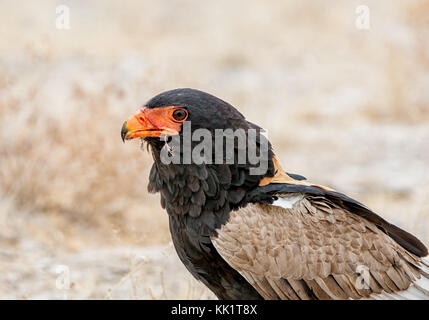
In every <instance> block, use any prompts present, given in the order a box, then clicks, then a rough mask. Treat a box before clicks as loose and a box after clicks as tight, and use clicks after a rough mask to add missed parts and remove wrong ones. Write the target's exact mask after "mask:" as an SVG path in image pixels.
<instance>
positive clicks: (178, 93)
mask: <svg viewBox="0 0 429 320" xmlns="http://www.w3.org/2000/svg"><path fill="white" fill-rule="evenodd" d="M171 106H177V107H180V108H184V109H185V110H186V111H187V112H188V118H187V119H186V121H188V122H190V123H191V125H192V131H194V130H196V129H199V128H204V129H207V130H209V131H210V132H211V133H213V135H212V136H213V137H215V134H214V133H215V130H216V129H234V130H236V129H243V130H244V132H245V133H246V137H249V136H248V131H249V129H256V130H257V135H256V137H255V138H254V139H255V140H254V142H255V144H256V149H257V151H258V152H260V150H259V148H260V147H261V145H262V143H267V144H268V154H267V157H268V158H267V164H268V165H267V168H266V171H265V172H263V173H261V174H256V175H255V174H251V173H250V170H251V169H252V168H255V167H257V166H258V165H259V164H258V163H251V162H250V161H248V159H247V158H246V163H238V161H237V156H238V152H239V149H238V145H236V144H235V141H234V161H233V163H229V162H228V161H227V159H226V158H225V156H224V158H223V162H222V163H215V159H214V158H213V159H212V162H209V163H207V162H206V163H202V164H197V163H190V164H181V163H180V164H174V163H170V164H165V163H163V162H162V161H161V156H160V154H161V150H162V148H163V147H164V146H165V143H166V142H165V141H164V140H162V139H159V137H155V136H146V137H144V141H145V142H146V143H147V144H148V146H149V148H150V149H151V153H152V156H153V159H154V164H153V166H152V168H151V171H150V174H149V185H148V191H149V192H151V193H158V192H159V193H160V195H161V206H162V207H163V208H165V209H166V211H167V213H168V216H169V225H170V232H171V236H172V240H173V244H174V247H175V249H176V251H177V254H178V256H179V258H180V260H181V261H182V262H183V263H184V265H185V266H186V268H187V269H188V270H189V272H190V273H191V274H192V275H193V276H194V277H195V278H196V279H198V280H200V281H201V282H203V283H204V284H205V285H206V286H207V287H208V288H210V289H211V290H212V291H213V292H214V293H215V294H216V295H217V297H218V298H220V299H261V298H262V296H264V297H266V296H268V297H271V294H266V291H264V290H271V291H270V292H274V291H272V290H273V289H269V288H268V287H267V288H268V289H264V290H262V289H261V288H260V287H264V286H266V285H268V282H266V280H261V281H265V282H263V283H262V284H260V287H258V290H257V286H255V285H251V284H250V283H249V281H248V280H246V278H245V277H244V276H243V275H242V274H241V273H240V272H238V271H237V270H236V268H233V267H232V266H231V263H230V262H229V261H228V262H227V261H225V259H224V258H223V257H222V256H223V255H222V256H221V254H220V253H219V251H218V250H216V248H215V246H214V242H213V239H216V238H217V236H218V233H219V230H220V229H221V227H222V226H224V225H225V224H227V223H228V221H229V219H230V216H231V213H232V212H234V211H237V210H239V209H240V210H241V208H244V207H246V206H248V205H251V204H255V203H257V204H268V205H269V204H272V203H273V202H274V201H275V200H276V199H278V197H281V196H282V195H284V194H302V195H305V196H308V197H318V196H319V197H322V199H325V200H326V202H327V203H332V204H333V205H335V208H341V209H343V210H346V211H348V212H353V214H356V215H358V216H360V217H363V218H364V219H366V220H368V221H370V222H372V223H374V224H375V225H376V226H377V227H378V228H379V229H380V230H383V232H385V234H387V235H388V236H389V237H391V238H392V239H394V240H395V241H396V242H397V243H398V244H399V245H401V246H402V247H403V248H405V249H406V250H409V252H410V253H411V254H414V255H416V256H418V257H421V256H424V255H426V254H427V249H426V247H425V246H424V245H423V244H422V243H421V242H420V241H419V240H418V239H417V238H415V237H414V236H412V235H411V234H409V233H407V232H405V231H403V230H401V229H400V228H398V227H396V226H394V225H392V224H389V223H388V222H387V221H385V220H384V219H382V218H381V217H380V216H378V215H376V214H375V213H374V212H372V211H371V210H369V209H368V208H366V207H365V206H364V205H362V204H360V203H359V202H357V201H355V200H353V199H351V198H349V197H347V196H345V195H343V194H341V193H338V192H335V191H331V190H328V189H324V188H319V187H317V186H313V185H311V184H308V183H306V181H305V180H306V179H305V178H304V177H303V176H300V175H296V174H286V173H284V174H283V173H281V172H279V169H278V168H277V167H276V163H275V161H274V159H275V158H274V154H273V151H272V149H271V145H270V144H269V142H268V141H266V140H262V139H266V138H265V137H264V136H263V135H262V134H261V133H262V129H261V128H260V127H258V126H257V125H255V124H253V123H251V122H248V121H247V120H246V119H245V118H244V116H243V115H242V114H241V113H240V112H238V111H237V110H236V109H235V108H234V107H232V106H231V105H230V104H228V103H227V102H225V101H223V100H221V99H219V98H216V97H214V96H212V95H210V94H207V93H204V92H201V91H198V90H194V89H176V90H171V91H167V92H164V93H161V94H159V95H157V96H155V97H154V98H152V99H151V100H149V101H148V102H147V103H146V104H145V107H146V108H148V110H149V111H150V110H155V109H159V108H169V107H171ZM145 112H146V111H145ZM121 135H122V137H123V139H125V138H126V137H127V127H126V124H124V127H123V129H122V132H121ZM179 139H183V136H182V131H180V132H179ZM197 143H198V141H192V147H194V146H195V145H196V144H197ZM182 145H183V144H182ZM213 148H214V144H213ZM174 152H176V153H179V154H180V156H183V155H184V152H186V151H185V150H184V149H183V148H179V149H177V150H174ZM225 154H226V153H225V152H224V153H223V155H225ZM246 154H247V153H246ZM215 156H216V154H215V152H213V157H215ZM278 174H283V175H284V176H285V177H286V183H279V182H276V183H269V184H267V185H261V182H262V181H264V180H266V179H268V180H269V179H271V178H273V177H276V176H277V175H278ZM273 181H274V180H273ZM249 263H250V264H252V263H253V262H252V261H250V262H249ZM300 281H301V282H300ZM292 284H293V285H294V286H295V287H294V288H295V290H298V289H297V287H300V288H302V290H304V293H305V295H304V296H305V297H306V298H311V299H312V298H316V297H317V298H320V297H324V296H328V295H327V294H325V293H324V292H322V293H321V291H320V290H319V289H320V288H319V289H318V287H317V285H315V284H313V286H312V287H311V288H310V287H309V286H308V285H307V283H306V282H305V281H302V280H299V281H298V280H297V282H296V283H294V282H292V283H291V284H290V285H291V287H288V288H289V289H287V290H292V291H291V292H292V293H291V296H292V297H295V296H296V297H297V296H299V294H298V291H296V292H294V291H293V290H294V289H293V288H292V287H293V285H292ZM279 285H280V286H289V284H288V282H287V281H286V282H285V283H280V284H276V286H279ZM261 290H262V291H261ZM318 290H319V291H318ZM274 297H279V296H277V293H275V294H274Z"/></svg>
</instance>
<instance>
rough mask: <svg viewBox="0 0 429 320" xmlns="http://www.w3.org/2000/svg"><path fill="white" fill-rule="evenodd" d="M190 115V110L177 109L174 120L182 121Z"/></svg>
mask: <svg viewBox="0 0 429 320" xmlns="http://www.w3.org/2000/svg"><path fill="white" fill-rule="evenodd" d="M187 117H188V111H186V110H185V109H176V110H174V112H173V119H174V121H178V122H182V121H185V120H186V118H187Z"/></svg>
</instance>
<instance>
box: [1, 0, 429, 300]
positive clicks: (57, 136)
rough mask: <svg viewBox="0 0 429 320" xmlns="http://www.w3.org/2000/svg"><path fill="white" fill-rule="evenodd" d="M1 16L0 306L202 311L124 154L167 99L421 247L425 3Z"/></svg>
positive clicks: (142, 6)
mask: <svg viewBox="0 0 429 320" xmlns="http://www.w3.org/2000/svg"><path fill="white" fill-rule="evenodd" d="M0 5H1V10H0V298H6V299H36V298H41V299H48V298H55V299H75V298H84V299H85V298H91V299H94V298H97V299H105V298H106V299H109V298H114V299H116V298H118V299H122V298H131V299H165V298H168V299H173V298H183V299H187V298H195V299H199V298H202V299H204V298H213V296H212V295H211V294H210V293H209V292H208V291H207V290H206V289H204V288H203V287H202V286H201V285H199V284H198V283H197V282H196V281H194V280H193V279H192V278H191V276H190V275H188V273H187V271H186V270H185V269H184V267H183V266H182V264H181V263H180V262H179V260H178V258H177V257H176V254H175V253H174V249H173V248H172V246H171V244H170V235H169V231H168V223H167V222H168V221H167V215H166V213H165V212H163V211H162V210H161V207H160V205H159V198H158V195H149V194H148V193H147V191H146V185H147V180H148V173H149V168H150V165H151V163H152V159H151V156H150V155H149V154H148V153H147V152H143V151H141V150H140V148H139V142H137V141H133V142H130V143H127V144H125V145H124V144H123V143H122V141H121V138H120V129H121V125H122V123H123V121H124V120H125V119H126V118H128V116H130V115H131V114H133V113H134V112H135V111H136V110H137V109H138V108H139V107H140V106H142V105H143V103H144V102H145V101H147V100H148V99H149V98H150V97H152V96H153V95H155V94H157V93H159V92H161V91H164V90H168V89H172V88H177V87H192V88H197V89H201V90H204V91H207V92H210V93H212V94H214V95H216V96H218V97H220V98H222V99H224V100H226V101H228V102H230V103H231V104H233V105H234V106H236V107H237V108H238V109H239V110H240V111H241V112H242V113H243V114H244V115H246V116H247V118H248V119H249V120H250V121H252V122H255V123H258V124H259V125H261V126H263V127H265V128H267V129H268V133H269V138H270V140H271V141H272V143H273V145H274V147H275V152H276V153H277V155H278V158H279V159H280V161H281V163H282V165H283V167H284V168H286V169H287V170H288V171H290V172H296V173H300V174H303V175H305V176H306V177H307V178H308V179H309V180H311V181H313V182H317V183H319V184H324V185H327V186H330V187H333V188H335V189H337V190H339V191H342V192H344V193H347V194H348V195H349V196H351V197H354V198H356V199H357V200H360V201H361V202H364V203H365V204H367V205H368V206H369V207H370V208H372V209H374V210H375V211H376V212H378V213H379V214H381V215H382V216H383V217H384V218H386V219H388V220H389V221H391V222H393V223H395V224H397V225H399V226H401V227H403V228H405V229H406V230H408V231H410V232H412V233H414V234H416V235H417V236H418V237H419V238H420V239H422V240H423V241H424V242H425V243H426V245H428V244H429V1H418V0H413V1H410V0H406V1H405V0H404V1H391V0H389V1H387V0H384V1H375V0H373V1H370V0H365V1H362V0H360V1H329V2H327V1H323V0H320V1H300V0H289V1H285V0H273V1H269V2H262V1H256V0H247V1H227V0H220V1H216V2H214V1H210V2H209V1H204V2H203V1H197V0H172V1H159V0H156V1H155V0H144V1H137V0H135V1H131V0H127V1H113V0H103V1H101V0H99V1H83V0H79V1H77V0H74V1H65V0H64V1H46V0H44V1H38V2H37V3H36V2H35V1H32V2H30V1H17V0H14V1H1V2H0ZM361 5H366V6H367V8H368V9H369V17H370V20H369V24H368V23H366V22H368V21H366V20H365V21H366V22H365V21H364V23H363V28H362V21H361V20H359V19H360V18H362V11H360V9H358V7H359V6H361ZM59 6H60V7H59ZM64 6H65V7H64ZM64 8H65V9H64ZM65 14H66V15H67V14H68V18H67V17H65V16H64V15H65ZM359 21H360V22H359ZM67 23H68V24H67ZM365 23H366V24H365ZM67 27H68V28H67ZM367 27H369V29H368V28H367Z"/></svg>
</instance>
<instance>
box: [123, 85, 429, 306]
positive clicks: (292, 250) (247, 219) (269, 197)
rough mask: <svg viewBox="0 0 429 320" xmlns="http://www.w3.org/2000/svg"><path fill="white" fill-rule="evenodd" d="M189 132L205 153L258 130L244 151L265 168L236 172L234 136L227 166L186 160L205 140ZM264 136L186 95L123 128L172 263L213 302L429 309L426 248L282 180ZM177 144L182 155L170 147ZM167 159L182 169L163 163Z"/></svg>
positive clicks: (207, 98)
mask: <svg viewBox="0 0 429 320" xmlns="http://www.w3.org/2000/svg"><path fill="white" fill-rule="evenodd" d="M186 128H189V130H190V132H191V133H192V134H194V133H197V130H200V131H201V130H203V131H204V130H205V131H204V132H208V133H210V134H211V137H210V135H209V139H213V141H208V142H207V141H206V143H205V146H206V147H207V146H208V147H207V149H208V150H203V151H213V150H214V148H215V144H216V143H215V141H214V140H215V136H216V133H217V132H227V131H228V129H230V132H229V134H230V133H231V131H232V132H235V131H237V130H239V129H240V130H241V131H242V132H244V133H245V136H246V137H247V138H249V137H250V131H251V129H253V130H255V131H256V132H257V134H256V136H255V135H254V136H253V138H249V139H248V141H249V144H248V145H249V146H250V143H251V142H254V145H255V148H256V151H258V152H259V153H260V154H262V153H265V154H266V157H265V158H264V157H261V158H260V159H266V166H265V170H262V171H258V170H253V171H252V169H255V168H256V167H257V166H258V165H261V163H262V160H260V163H256V164H255V162H254V161H253V162H252V161H251V159H250V157H247V156H246V157H245V158H244V160H243V158H242V159H241V161H238V160H239V159H238V158H239V157H238V154H239V153H240V152H243V148H240V147H239V146H238V140H239V139H236V137H234V136H233V138H232V140H233V144H232V146H233V147H232V157H231V156H230V157H229V158H228V157H226V156H225V155H226V154H227V153H228V150H226V149H227V148H226V147H225V148H223V145H222V149H219V150H217V149H216V150H215V151H216V152H213V153H211V156H208V157H205V158H204V159H205V160H204V159H203V160H204V161H200V160H201V159H200V160H198V161H196V160H195V159H194V158H193V157H190V160H189V159H188V160H187V161H184V160H183V158H186V156H187V155H188V156H189V154H190V153H192V155H194V152H193V150H194V149H186V148H185V144H186V143H188V144H189V145H190V146H191V148H197V146H198V144H197V142H201V141H202V138H201V137H202V136H204V134H199V136H200V140H198V139H196V140H195V139H194V138H195V137H194V136H192V139H191V138H190V136H189V135H188V136H185V135H186V132H185V131H186V130H185V129H186ZM219 130H220V131H219ZM261 132H262V129H261V128H260V127H258V126H257V125H255V124H253V123H251V122H249V121H247V120H246V119H245V117H244V116H243V115H242V114H241V113H240V112H239V111H238V110H237V109H235V108H234V107H233V106H232V105H230V104H229V103H227V102H225V101H223V100H221V99H219V98H217V97H215V96H213V95H210V94H208V93H205V92H202V91H199V90H195V89H189V88H185V89H183V88H181V89H174V90H170V91H166V92H163V93H161V94H158V95H156V96H155V97H153V98H152V99H150V100H149V101H148V102H147V103H146V104H145V105H144V107H142V108H141V109H140V110H139V111H138V112H137V113H136V114H135V115H133V116H132V117H130V118H129V119H128V120H127V121H126V122H125V123H124V124H123V126H122V131H121V136H122V139H123V140H124V141H125V140H130V139H134V138H141V139H142V140H143V143H146V144H147V146H148V149H150V151H151V153H152V156H153V159H154V163H153V165H152V168H151V171H150V176H149V185H148V191H149V192H151V193H156V192H158V193H160V195H161V206H162V207H163V208H165V209H166V211H167V213H168V218H169V227H170V232H171V237H172V241H173V244H174V247H175V249H176V252H177V254H178V256H179V258H180V260H181V261H182V262H183V264H184V265H185V266H186V268H187V269H188V270H189V272H190V273H191V274H192V275H193V276H194V277H195V278H196V279H198V280H199V281H201V282H202V283H204V284H205V285H206V286H207V287H208V288H209V289H210V290H211V291H212V292H213V293H214V294H215V295H216V296H217V297H218V298H219V299H282V300H297V299H303V300H306V299H329V300H331V299H429V260H428V258H427V255H428V250H427V248H426V247H425V245H424V244H423V243H422V242H421V241H419V240H418V239H417V238H416V237H415V236H413V235H412V234H410V233H408V232H406V231H404V230H402V229H400V228H399V227H397V226H395V225H393V224H391V223H389V222H387V221H386V220H384V219H383V218H382V217H380V216H379V215H377V214H376V213H374V212H373V211H371V210H370V209H369V208H367V207H366V206H365V205H363V204H361V203H359V202H358V201H356V200H353V199H352V198H350V197H348V196H346V195H344V194H342V193H340V192H337V191H335V190H333V189H330V188H328V187H324V186H321V185H317V184H313V183H311V182H308V181H307V180H306V179H305V178H304V177H302V176H299V175H295V174H289V173H287V172H285V171H284V170H283V169H282V168H281V166H280V164H279V161H278V159H277V158H276V156H275V154H274V152H273V149H272V147H271V144H270V143H269V142H267V145H268V147H267V149H266V150H265V149H264V148H263V145H264V141H263V138H261V137H265V136H264V135H263V134H262V133H261ZM223 137H225V141H226V140H228V134H225V136H223ZM173 138H176V139H178V140H176V141H179V142H180V141H181V142H182V143H183V144H178V145H179V147H177V145H175V146H172V145H171V141H172V140H173ZM186 139H188V140H189V139H191V141H185V140H186ZM194 140H195V141H194ZM230 140H231V139H230ZM210 148H212V149H213V150H211V149H210ZM246 148H250V147H246ZM230 149H231V148H230ZM163 150H167V151H166V152H165V153H164V158H163ZM264 150H265V151H264ZM201 151H202V148H201V147H200V149H199V150H198V152H196V153H195V154H200V153H201ZM230 151H231V150H230ZM246 151H249V150H244V153H246ZM249 152H250V151H249ZM174 154H175V155H179V156H180V157H179V160H180V159H181V160H180V161H176V162H174V161H170V162H168V161H165V159H166V158H165V155H167V156H168V155H170V156H171V155H174ZM207 154H209V155H210V152H207ZM219 154H220V156H219ZM215 157H217V158H216V159H215V160H216V161H215V160H214V158H215ZM188 158H189V157H188ZM163 159H164V160H163ZM260 167H263V166H260Z"/></svg>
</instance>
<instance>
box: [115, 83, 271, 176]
mask: <svg viewBox="0 0 429 320" xmlns="http://www.w3.org/2000/svg"><path fill="white" fill-rule="evenodd" d="M186 128H188V129H189V130H190V134H191V135H192V134H193V133H195V132H196V131H197V130H201V129H204V130H206V131H207V134H208V135H210V136H211V139H212V140H215V138H218V137H219V136H217V133H219V132H221V133H222V134H223V136H222V142H223V143H222V148H223V150H222V151H223V152H222V155H224V156H223V158H222V159H223V161H224V162H227V163H229V164H233V163H234V162H235V164H237V165H241V166H246V165H248V166H252V167H255V166H257V165H258V163H256V162H257V161H258V160H261V159H265V160H266V161H267V165H266V166H264V168H265V169H266V171H265V172H261V171H260V172H259V173H258V175H261V176H266V175H268V176H272V175H273V172H272V163H271V159H272V156H273V154H272V151H271V146H270V144H269V142H268V140H267V139H266V138H265V137H264V136H263V135H262V134H261V132H262V129H261V128H260V127H258V126H257V125H255V124H253V123H251V122H248V121H247V120H246V119H245V117H244V116H243V115H242V114H241V113H240V112H239V111H238V110H237V109H236V108H234V107H233V106H232V105H230V104H229V103H227V102H225V101H223V100H221V99H219V98H217V97H215V96H213V95H211V94H208V93H205V92H202V91H199V90H195V89H189V88H185V89H174V90H170V91H166V92H163V93H160V94H158V95H157V96H155V97H153V98H152V99H150V100H149V101H148V102H147V103H146V104H145V106H144V107H143V108H141V109H140V110H139V111H138V112H137V113H136V114H135V115H134V116H132V117H131V118H129V119H128V120H127V121H126V122H125V123H124V125H123V127H122V132H121V134H122V138H123V139H124V140H129V139H134V138H138V137H140V138H143V139H144V141H146V142H147V143H148V144H149V145H150V146H151V147H152V149H154V150H155V153H159V152H160V151H161V149H162V148H163V147H170V145H166V143H168V141H169V138H170V137H175V136H177V137H178V138H180V142H181V145H182V146H184V145H185V144H186V142H185V141H183V139H184V138H185V137H184V135H185V129H186ZM228 130H229V131H228ZM252 130H253V134H250V133H249V132H250V131H252ZM240 134H241V135H240ZM240 137H241V138H242V139H244V140H245V142H244V147H243V146H242V145H240V144H239V143H240ZM194 138H195V136H187V139H188V140H190V141H189V144H190V145H191V146H192V148H194V147H195V146H196V145H197V144H198V143H200V142H201V141H199V140H198V139H194ZM200 138H203V137H202V136H201V134H200ZM205 138H206V137H205ZM231 138H232V140H233V144H234V147H233V152H232V156H231V157H229V158H228V157H227V156H228V150H227V149H226V148H227V147H228V146H231V144H229V145H228V143H226V140H228V139H230V141H231ZM244 140H241V142H243V141H244ZM218 142H219V141H216V146H219V144H218ZM263 143H265V144H266V148H265V149H263V148H262V147H261V146H262V144H263ZM252 144H254V146H253V145H252ZM252 147H253V148H254V149H256V150H255V156H256V157H257V159H256V161H255V159H254V160H252V159H251V157H249V155H250V151H249V148H252ZM178 149H179V150H174V152H176V153H179V154H181V155H183V154H186V153H191V152H192V150H193V149H192V150H185V149H184V148H183V147H182V148H178ZM209 149H211V150H210V151H213V152H212V153H211V155H210V157H209V158H207V156H206V157H205V159H206V160H208V159H210V161H209V163H215V161H218V160H219V159H216V160H215V157H216V153H217V155H219V150H217V149H216V150H215V143H212V142H211V141H210V146H209ZM169 150H170V151H171V149H169ZM252 150H253V149H252ZM202 151H207V150H206V149H204V150H202ZM239 152H242V155H243V156H244V158H245V160H244V161H242V162H240V159H244V158H243V157H241V155H239V154H238V153H239ZM264 152H265V153H266V154H263V153H264ZM193 155H195V154H193ZM157 158H158V157H157V156H156V155H155V161H157V160H158V159H157ZM192 160H194V159H191V163H192ZM228 161H229V162H228ZM189 163H190V162H184V164H189ZM216 163H218V162H216Z"/></svg>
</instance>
